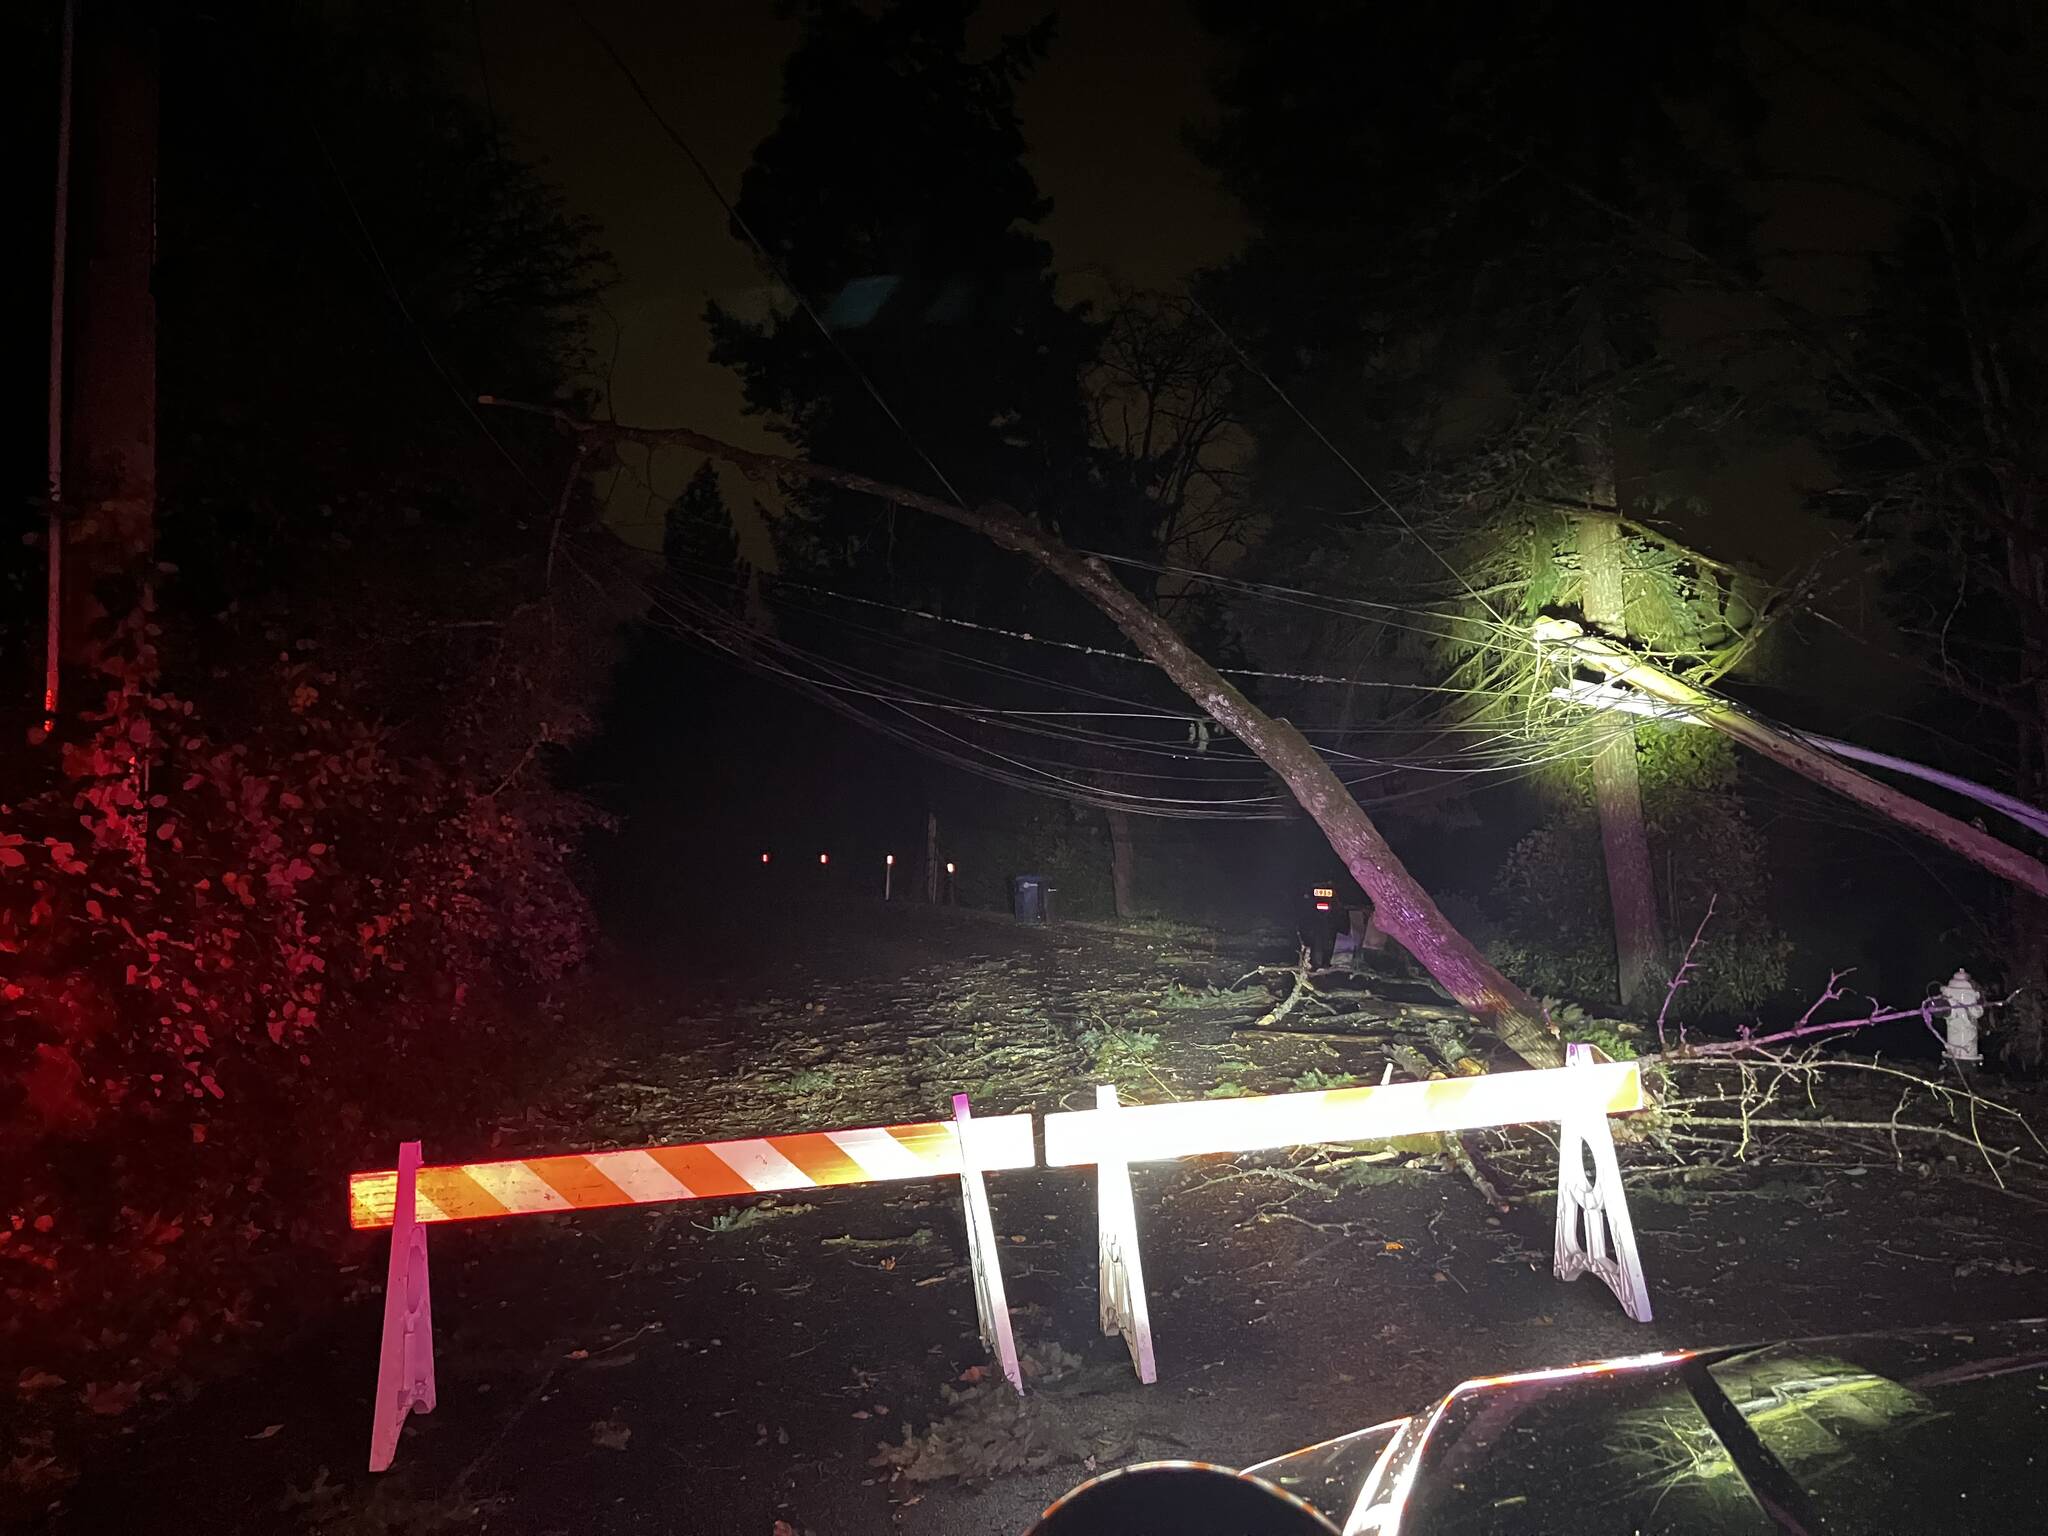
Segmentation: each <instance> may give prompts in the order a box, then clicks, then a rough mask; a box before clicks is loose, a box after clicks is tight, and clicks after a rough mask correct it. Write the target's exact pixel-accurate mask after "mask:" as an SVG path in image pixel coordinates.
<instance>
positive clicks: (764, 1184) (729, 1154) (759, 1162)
mask: <svg viewBox="0 0 2048 1536" xmlns="http://www.w3.org/2000/svg"><path fill="white" fill-rule="evenodd" d="M706 1150H707V1151H710V1152H715V1153H716V1154H717V1155H718V1158H719V1161H721V1162H723V1163H724V1164H725V1165H726V1166H727V1167H729V1168H730V1169H732V1171H733V1172H734V1173H736V1174H738V1175H739V1176H740V1177H741V1178H743V1179H745V1180H746V1181H747V1183H748V1185H749V1186H751V1187H752V1188H754V1189H761V1190H772V1189H810V1188H811V1187H812V1186H813V1185H814V1184H815V1182H816V1181H815V1180H813V1179H812V1178H811V1176H810V1175H809V1174H807V1173H805V1172H804V1171H803V1169H801V1168H799V1167H797V1165H796V1164H795V1163H792V1162H791V1161H790V1160H789V1159H788V1158H786V1157H784V1156H783V1155H782V1154H781V1153H780V1152H778V1151H776V1150H775V1143H774V1142H772V1141H768V1140H766V1139H761V1140H756V1141H714V1142H710V1143H707V1145H706Z"/></svg>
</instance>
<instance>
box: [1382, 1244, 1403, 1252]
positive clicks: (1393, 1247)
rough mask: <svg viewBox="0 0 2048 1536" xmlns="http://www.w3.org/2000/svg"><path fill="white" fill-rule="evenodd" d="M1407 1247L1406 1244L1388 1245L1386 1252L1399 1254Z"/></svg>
mask: <svg viewBox="0 0 2048 1536" xmlns="http://www.w3.org/2000/svg"><path fill="white" fill-rule="evenodd" d="M1407 1246H1408V1245H1407V1244H1406V1243H1388V1244H1387V1246H1386V1252H1388V1253H1399V1252H1400V1251H1401V1250H1402V1249H1403V1248H1406V1247H1407Z"/></svg>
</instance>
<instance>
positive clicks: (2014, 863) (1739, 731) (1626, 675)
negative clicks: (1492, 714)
mask: <svg viewBox="0 0 2048 1536" xmlns="http://www.w3.org/2000/svg"><path fill="white" fill-rule="evenodd" d="M1530 633H1531V635H1532V637H1533V638H1534V639H1535V641H1536V643H1537V644H1538V645H1550V646H1554V647H1556V648H1557V649H1558V650H1559V651H1561V652H1564V653H1566V654H1569V655H1570V656H1571V657H1572V658H1573V659H1574V660H1576V661H1580V662H1583V663H1585V664H1586V665H1587V666H1589V667H1591V668H1593V669H1594V670H1595V671H1598V672H1600V673H1602V674H1603V675H1605V676H1606V677H1607V678H1608V679H1610V680H1611V681H1613V682H1616V683H1620V684H1622V685H1624V686H1625V687H1629V688H1634V689H1636V690H1637V691H1638V692H1640V693H1643V694H1645V695H1647V696H1648V697H1650V698H1652V699H1655V700H1656V701H1657V702H1658V703H1660V704H1664V705H1667V706H1669V707H1671V708H1673V709H1677V710H1682V711H1684V712H1685V715H1686V716H1687V718H1689V719H1693V720H1697V721H1698V722H1700V723H1701V724H1702V725H1707V726H1711V727H1712V728H1713V729H1715V730H1717V731H1719V732H1720V733H1721V734H1722V735H1724V736H1727V737H1729V738H1731V739H1732V740H1735V741H1739V742H1741V743H1742V745H1744V746H1745V747H1748V748H1750V749H1751V750H1752V751H1754V752H1758V753H1761V754H1762V755H1763V756H1765V757H1768V758H1769V759H1770V760H1771V761H1772V762H1774V763H1777V764H1779V765H1780V766H1782V767H1785V768H1789V769H1791V770H1792V771H1793V772H1794V773H1797V774H1800V775H1802V776H1804V777H1806V778H1809V779H1811V780H1813V782H1814V783H1816V784H1819V785H1822V786H1823V787H1825V788H1827V789H1831V790H1833V791H1834V792H1835V793H1837V794H1839V795H1845V796H1847V797H1848V798H1849V799H1851V800H1854V801H1856V802H1857V803H1858V804H1859V805H1863V806H1866V807H1868V808H1869V809H1871V810H1873V811H1876V812H1877V813H1878V814H1879V815H1880V816H1884V817H1886V818H1887V819H1889V820H1891V821H1895V822H1897V823H1898V824H1899V825H1900V826H1902V827H1905V828H1907V829H1909V830H1910V831H1914V832H1918V833H1919V834H1920V835H1921V836H1923V837H1927V838H1931V839H1933V840H1934V841H1935V842H1937V843H1939V844H1941V846H1942V847H1944V848H1946V849H1948V850H1949V851H1950V852H1952V853H1956V854H1960V855H1961V856H1962V857H1963V858H1966V859H1968V860H1969V861H1970V862H1971V863H1973V864H1975V865H1977V866H1978V867H1979V868H1981V869H1986V870H1989V871H1990V872H1991V873H1992V874H1994V875H1996V876H1998V878H1999V879H2001V880H2005V881H2009V882H2010V883H2011V884H2013V885H2016V886H2018V887H2019V888H2020V889H2021V890H2023V891H2027V892H2029V893H2031V894H2032V895H2034V896H2038V897H2043V898H2048V866H2044V865H2043V864H2042V863H2041V861H2040V860H2039V859H2037V858H2035V857H2033V856H2032V855H2031V854H2028V853H2025V852H2022V851H2021V850H2020V849H2018V848H2015V847H2013V846H2012V845H2011V844H2010V843H2005V842H2001V841H2000V840H1999V839H1997V838H1995V837H1993V836H1991V834H1990V833H1988V832H1984V831H1980V830H1979V829H1978V828H1976V827H1973V826H1971V825H1970V824H1969V823H1968V822H1965V821H1958V820H1957V819H1956V818H1955V817H1953V816H1949V815H1945V814H1943V813H1942V812H1941V811H1938V810H1936V809H1935V808H1934V807H1933V806H1931V805H1927V804H1925V803H1923V802H1922V801H1919V800H1915V799H1914V798H1913V797H1912V796H1911V795H1902V794H1900V793H1899V792H1898V791H1897V790H1895V789H1893V788H1892V787H1891V786H1890V785H1888V784H1880V783H1879V782H1878V781H1877V780H1876V779H1873V778H1872V777H1870V775H1869V774H1867V773H1859V772H1858V771H1857V770H1856V769H1854V768H1851V767H1850V766H1849V765H1848V764H1847V763H1845V762H1843V761H1842V760H1841V759H1840V758H1838V757H1835V756H1832V755H1830V754H1829V753H1826V752H1823V751H1821V750H1820V749H1819V748H1818V747H1815V746H1811V745H1809V744H1808V743H1806V742H1804V741H1802V740H1800V738H1799V737H1798V736H1797V735H1795V734H1793V733H1792V732H1790V731H1782V730H1778V729H1776V728H1775V727H1772V726H1769V725H1766V724H1765V723H1764V722H1763V721H1761V720H1759V719H1757V718H1756V717H1755V716H1754V715H1751V714H1748V713H1746V712H1745V711H1743V710H1741V709H1738V708H1736V707H1735V706H1734V705H1732V704H1729V703H1727V702H1726V701H1724V700H1721V699H1717V698H1715V697H1713V696H1712V695H1711V694H1708V693H1706V692H1705V691H1704V690H1702V689H1699V688H1696V687H1694V686H1693V685H1692V684H1691V683H1688V682H1686V681H1685V680H1684V679H1683V678H1679V677H1676V676H1674V675H1672V674H1671V673H1669V672H1667V671H1665V670H1664V669H1663V668H1661V667H1658V666H1654V665H1652V664H1651V663H1650V662H1647V661H1645V660H1644V659H1643V658H1642V657H1640V656H1638V655H1636V654H1635V653H1634V652H1633V651H1629V650H1627V649H1625V648H1623V647H1622V646H1619V645H1616V644H1615V643H1614V642H1613V641H1612V640H1609V639H1607V638H1605V637H1604V636H1601V635H1590V634H1587V633H1586V631H1585V630H1584V629H1583V628H1581V627H1580V626H1579V625H1577V624H1575V623H1573V622H1572V621H1571V620H1570V619H1556V618H1545V619H1538V620H1537V621H1536V623H1535V624H1534V625H1533V626H1532V628H1531V630H1530Z"/></svg>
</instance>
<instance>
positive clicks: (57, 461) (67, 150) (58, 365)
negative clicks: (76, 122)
mask: <svg viewBox="0 0 2048 1536" xmlns="http://www.w3.org/2000/svg"><path fill="white" fill-rule="evenodd" d="M77 32H78V7H77V3H76V0H64V20H63V37H62V41H61V42H60V43H59V45H58V47H59V53H58V57H57V195H56V198H55V200H54V202H53V204H52V207H53V213H52V216H51V220H50V426H49V443H48V451H47V455H46V460H45V462H46V465H47V474H48V495H49V508H48V511H47V513H46V515H45V518H44V524H43V538H44V541H45V546H46V547H45V550H44V555H45V580H44V586H45V591H46V597H45V603H46V606H45V609H44V614H45V622H44V626H43V729H44V730H46V731H50V730H55V729H56V726H57V708H58V705H59V703H60V702H61V701H62V694H63V668H64V279H65V276H66V267H67V265H68V263H69V261H70V254H69V246H70V237H71V62H72V55H73V52H74V51H75V48H76V39H77Z"/></svg>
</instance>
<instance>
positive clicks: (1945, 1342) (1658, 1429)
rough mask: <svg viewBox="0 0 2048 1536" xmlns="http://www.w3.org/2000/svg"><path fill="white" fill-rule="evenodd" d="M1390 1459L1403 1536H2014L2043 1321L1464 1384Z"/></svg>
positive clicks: (2042, 1475) (2035, 1469)
mask: <svg viewBox="0 0 2048 1536" xmlns="http://www.w3.org/2000/svg"><path fill="white" fill-rule="evenodd" d="M1413 1433H1414V1435H1415V1436H1417V1437H1418V1438H1419V1437H1420V1433H1421V1432H1420V1427H1419V1426H1418V1428H1417V1430H1416V1431H1414V1432H1413ZM1394 1454H1395V1459H1396V1460H1397V1461H1405V1460H1406V1459H1407V1458H1408V1457H1410V1456H1414V1457H1415V1458H1417V1459H1416V1464H1415V1465H1416V1475H1415V1477H1414V1479H1413V1482H1412V1484H1411V1485H1410V1489H1409V1494H1408V1499H1407V1502H1406V1504H1405V1506H1404V1507H1403V1509H1402V1514H1401V1520H1400V1530H1401V1531H1402V1532H1403V1533H1404V1536H1547V1533H1553V1532H1554V1533H1558V1536H1564V1533H1573V1536H1605V1533H1610V1532H1612V1533H1617V1536H1619V1533H1627V1536H1656V1533H1674V1536H1675V1533H1679V1532H1685V1533H1694V1536H1722V1533H1739V1536H1747V1533H1750V1532H1759V1533H1767V1532H1775V1531H1779V1530H1784V1529H1794V1530H1808V1531H1813V1532H1816V1533H1818V1532H1857V1533H1864V1532H1891V1531H1913V1532H1922V1531H1943V1532H1947V1531H1954V1532H1964V1531H1968V1532H1971V1533H1972V1536H1977V1533H1990V1532H2005V1531H2012V1532H2020V1531H2024V1532H2028V1533H2033V1532H2037V1531H2040V1530H2043V1529H2048V1526H2044V1524H2043V1517H2042V1513H2041V1512H2042V1510H2043V1508H2044V1505H2048V1323H2042V1322H2027V1323H2009V1324H1997V1325H1991V1326H1988V1327H1986V1328H1984V1329H1981V1330H1977V1331H1953V1330H1942V1331H1934V1330H1930V1331H1924V1332H1911V1333H1900V1334H1890V1335H1872V1336H1866V1337H1857V1338H1844V1339H1834V1340H1819V1341H1812V1342H1807V1343H1801V1344H1779V1345H1771V1346H1766V1347H1762V1348H1757V1349H1746V1350H1737V1351H1727V1352H1717V1353H1715V1354H1712V1355H1707V1356H1698V1357H1694V1358H1693V1359H1690V1360H1684V1361H1673V1362H1666V1363H1660V1364H1658V1365H1657V1366H1655V1367H1653V1368H1645V1369H1629V1370H1622V1371H1612V1372H1603V1373H1598V1374H1560V1375H1558V1376H1555V1377H1549V1378H1525V1379H1522V1380H1518V1381H1506V1382H1500V1383H1495V1384H1489V1385H1485V1386H1480V1387H1477V1388H1465V1389H1461V1390H1460V1391H1458V1392H1455V1393H1453V1394H1452V1395H1451V1396H1450V1397H1449V1398H1448V1399H1447V1400H1446V1401H1445V1402H1444V1404H1443V1405H1442V1407H1441V1409H1440V1411H1439V1412H1438V1414H1437V1415H1436V1416H1435V1418H1434V1421H1433V1423H1432V1424H1431V1427H1430V1429H1429V1432H1428V1435H1427V1438H1426V1439H1425V1440H1422V1443H1421V1444H1420V1445H1419V1446H1404V1447H1402V1448H1400V1449H1397V1450H1396V1452H1395V1453H1394ZM1766 1506H1769V1508H1770V1509H1771V1510H1774V1511H1776V1512H1777V1515H1778V1516H1779V1517H1780V1518H1773V1516H1772V1514H1770V1513H1767V1512H1766Z"/></svg>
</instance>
